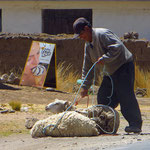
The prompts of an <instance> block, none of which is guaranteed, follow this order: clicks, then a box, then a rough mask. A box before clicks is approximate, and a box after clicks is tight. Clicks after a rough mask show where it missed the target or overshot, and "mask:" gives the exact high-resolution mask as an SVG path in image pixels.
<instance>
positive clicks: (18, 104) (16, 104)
mask: <svg viewBox="0 0 150 150" xmlns="http://www.w3.org/2000/svg"><path fill="white" fill-rule="evenodd" d="M9 105H10V106H11V107H12V109H13V110H16V111H20V108H21V102H20V101H10V102H9Z"/></svg>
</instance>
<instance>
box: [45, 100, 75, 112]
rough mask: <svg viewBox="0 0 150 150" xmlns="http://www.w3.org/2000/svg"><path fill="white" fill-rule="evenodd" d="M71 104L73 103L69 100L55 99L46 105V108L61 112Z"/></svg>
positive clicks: (72, 108)
mask: <svg viewBox="0 0 150 150" xmlns="http://www.w3.org/2000/svg"><path fill="white" fill-rule="evenodd" d="M70 105H71V102H69V101H66V100H59V99H55V101H54V102H52V103H49V104H48V105H47V106H46V107H45V110H46V111H50V112H52V113H60V112H63V111H65V110H66V109H67V108H68V107H69V106H70ZM75 109H76V107H75V106H71V107H70V109H68V110H69V111H71V110H75Z"/></svg>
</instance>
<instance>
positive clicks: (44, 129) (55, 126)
mask: <svg viewBox="0 0 150 150" xmlns="http://www.w3.org/2000/svg"><path fill="white" fill-rule="evenodd" d="M97 63H98V61H96V62H95V63H94V64H93V65H92V67H91V68H90V69H89V71H88V72H87V74H86V76H85V78H84V80H83V82H82V83H81V85H80V87H79V89H78V91H77V93H76V96H75V98H74V101H73V103H72V104H71V105H70V106H69V107H68V108H67V109H66V110H65V111H64V113H63V115H62V116H61V117H60V118H59V120H58V121H57V123H56V124H55V125H51V124H50V125H47V126H46V127H44V128H43V134H45V135H46V129H47V128H48V127H50V126H54V127H53V128H52V129H51V130H50V132H52V131H53V130H54V129H55V128H57V126H58V125H59V123H60V121H61V119H62V118H63V116H64V115H65V114H66V112H67V111H68V110H69V109H70V108H71V107H72V105H74V104H75V102H76V99H77V96H78V94H79V91H80V89H81V87H82V86H83V84H84V82H85V80H86V78H87V76H88V75H89V73H90V72H91V70H92V69H93V68H94V80H93V82H94V85H95V65H96V64H97ZM107 75H108V76H109V74H108V73H107ZM109 77H110V76H109ZM110 79H111V83H112V92H111V95H110V96H108V98H109V99H110V98H111V97H112V95H113V81H112V78H111V77H110ZM93 91H94V89H93ZM110 103H111V101H110V102H109V104H110ZM109 104H108V105H109ZM96 106H102V107H107V108H109V109H111V110H112V112H113V113H114V116H115V118H114V128H113V131H112V132H107V131H105V130H104V129H102V128H101V127H100V126H99V127H100V129H101V130H102V131H103V132H104V133H107V134H113V133H114V131H115V122H116V114H115V111H114V110H113V109H112V108H111V107H109V106H106V105H96ZM96 106H92V107H96ZM93 115H94V114H93Z"/></svg>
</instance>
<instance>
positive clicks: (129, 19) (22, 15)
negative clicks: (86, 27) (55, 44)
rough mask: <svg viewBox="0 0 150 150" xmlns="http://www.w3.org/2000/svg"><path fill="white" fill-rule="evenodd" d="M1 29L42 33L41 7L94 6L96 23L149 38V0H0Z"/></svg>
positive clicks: (79, 7)
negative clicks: (0, 12)
mask: <svg viewBox="0 0 150 150" xmlns="http://www.w3.org/2000/svg"><path fill="white" fill-rule="evenodd" d="M0 8H1V9H2V31H3V32H15V33H21V32H23V33H40V32H41V31H42V19H41V9H67V8H69V9H71V8H73V9H76V8H77V9H85V8H91V9H93V26H94V27H106V28H109V29H111V30H112V31H114V32H115V33H116V34H118V35H119V36H122V35H123V33H125V32H129V31H136V32H138V33H139V35H140V38H147V39H148V40H150V30H149V24H150V1H142V2H140V1H130V2H129V1H122V2H119V1H107V2H104V1H88V2H85V1H45V2H44V1H28V2H24V1H13V2H11V1H10V2H8V1H4V2H3V1H0Z"/></svg>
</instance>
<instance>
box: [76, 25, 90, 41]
mask: <svg viewBox="0 0 150 150" xmlns="http://www.w3.org/2000/svg"><path fill="white" fill-rule="evenodd" d="M79 37H80V39H82V40H84V41H86V42H92V32H91V29H90V28H89V27H88V26H85V27H84V30H82V31H81V33H80V35H79Z"/></svg>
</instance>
